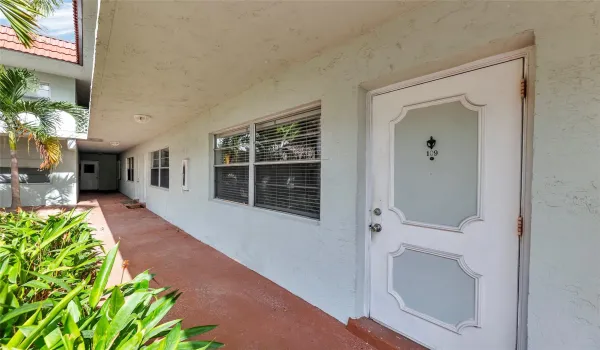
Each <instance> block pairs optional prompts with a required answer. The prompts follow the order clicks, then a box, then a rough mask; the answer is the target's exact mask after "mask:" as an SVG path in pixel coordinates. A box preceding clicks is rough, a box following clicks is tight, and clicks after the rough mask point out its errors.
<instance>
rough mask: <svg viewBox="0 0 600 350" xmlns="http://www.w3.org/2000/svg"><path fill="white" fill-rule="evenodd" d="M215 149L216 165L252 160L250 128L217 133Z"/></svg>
mask: <svg viewBox="0 0 600 350" xmlns="http://www.w3.org/2000/svg"><path fill="white" fill-rule="evenodd" d="M214 151H215V165H230V164H240V163H248V162H249V161H250V133H249V130H248V128H244V129H241V130H236V131H232V132H230V133H226V134H219V135H217V136H216V138H215V148H214Z"/></svg>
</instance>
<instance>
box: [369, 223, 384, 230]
mask: <svg viewBox="0 0 600 350" xmlns="http://www.w3.org/2000/svg"><path fill="white" fill-rule="evenodd" d="M369 229H370V230H371V232H381V230H382V229H383V228H382V227H381V225H380V224H371V225H369Z"/></svg>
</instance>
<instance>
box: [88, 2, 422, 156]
mask: <svg viewBox="0 0 600 350" xmlns="http://www.w3.org/2000/svg"><path fill="white" fill-rule="evenodd" d="M414 6H417V5H416V2H406V3H404V2H392V1H381V2H378V1H362V2H361V1H320V2H319V1H294V2H286V1H283V2H259V1H256V2H254V1H253V2H235V1H234V2H219V1H209V2H203V1H181V2H179V1H160V2H159V1H133V0H129V1H117V2H115V1H107V0H102V1H101V2H100V10H99V19H98V32H97V38H96V58H95V64H94V75H93V83H92V100H91V101H92V103H91V121H90V132H89V138H93V139H102V140H103V142H91V141H85V142H80V148H81V149H82V150H84V151H85V150H87V151H92V150H93V151H102V152H120V151H123V150H125V149H128V148H130V147H132V146H134V145H136V144H138V143H141V142H144V141H146V140H148V139H151V138H152V137H155V136H157V135H159V134H161V133H162V132H164V131H167V130H169V129H171V128H173V127H175V126H176V125H177V124H179V123H182V122H184V121H185V120H187V119H188V118H193V117H195V116H197V115H198V114H199V113H201V112H202V111H205V110H207V109H208V108H210V107H212V106H215V105H217V104H218V103H220V102H222V101H224V100H226V99H228V98H230V97H232V96H235V95H237V94H239V93H241V92H242V91H244V90H245V89H247V88H249V87H250V86H251V85H252V84H255V83H257V82H259V81H261V79H265V78H268V77H271V76H273V75H275V74H277V73H279V72H281V71H282V70H285V69H286V68H287V67H289V66H290V65H293V64H295V63H299V62H304V61H307V60H308V59H310V58H311V57H314V56H315V55H316V54H318V53H319V51H320V50H323V49H324V48H326V47H328V46H331V45H336V44H339V43H341V42H343V41H344V40H348V39H349V38H351V37H354V36H357V35H360V34H362V33H365V32H367V31H368V30H370V29H371V28H373V27H375V26H377V25H379V24H381V23H383V22H385V21H386V20H389V19H391V18H393V17H396V16H398V15H399V14H400V13H402V12H405V11H407V10H408V9H410V8H412V7H414ZM134 114H148V115H150V116H151V117H152V120H151V122H150V123H147V124H143V125H142V124H138V123H136V122H135V121H134V119H133V115H134ZM110 141H119V142H120V144H119V146H117V147H112V146H110V145H109V142H110Z"/></svg>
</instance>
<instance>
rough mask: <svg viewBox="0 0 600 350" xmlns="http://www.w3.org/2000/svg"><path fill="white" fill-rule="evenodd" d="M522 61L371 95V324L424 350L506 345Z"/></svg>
mask: <svg viewBox="0 0 600 350" xmlns="http://www.w3.org/2000/svg"><path fill="white" fill-rule="evenodd" d="M522 75H523V60H514V61H510V62H507V63H503V64H499V65H495V66H491V67H487V68H482V69H478V70H475V71H471V72H467V73H464V74H460V75H455V76H451V77H448V78H445V79H441V80H436V81H433V82H429V83H426V84H422V85H417V86H413V87H410V88H405V89H401V90H397V91H392V92H389V93H386V94H382V95H377V96H375V97H374V98H373V108H372V113H373V115H372V128H371V129H372V138H371V139H372V140H373V141H372V150H373V152H374V153H373V155H372V161H371V164H372V166H373V169H372V173H373V179H374V180H373V184H372V190H373V193H372V198H373V203H372V208H373V209H374V208H381V215H380V217H375V215H374V217H373V221H374V222H378V223H380V224H381V226H382V231H381V232H379V233H373V234H372V239H371V249H370V251H371V301H370V310H371V317H372V318H373V319H375V320H377V321H379V322H380V323H383V324H385V325H387V326H388V327H390V328H392V329H394V330H396V331H398V332H400V333H402V334H404V335H406V336H408V337H410V338H412V339H415V340H416V341H419V342H422V343H423V344H424V345H426V346H428V347H431V348H436V349H511V348H514V347H515V344H516V329H517V326H516V322H517V297H518V296H517V281H518V254H519V251H518V247H519V238H518V236H517V234H516V220H517V218H518V216H519V213H520V188H521V187H520V181H521V135H522V133H521V113H522V109H521V103H522V101H521V97H520V80H521V78H522Z"/></svg>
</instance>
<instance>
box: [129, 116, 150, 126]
mask: <svg viewBox="0 0 600 350" xmlns="http://www.w3.org/2000/svg"><path fill="white" fill-rule="evenodd" d="M150 119H152V117H150V116H149V115H145V114H135V115H134V116H133V120H135V121H136V123H140V124H146V123H148V122H149V121H150Z"/></svg>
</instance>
